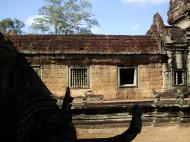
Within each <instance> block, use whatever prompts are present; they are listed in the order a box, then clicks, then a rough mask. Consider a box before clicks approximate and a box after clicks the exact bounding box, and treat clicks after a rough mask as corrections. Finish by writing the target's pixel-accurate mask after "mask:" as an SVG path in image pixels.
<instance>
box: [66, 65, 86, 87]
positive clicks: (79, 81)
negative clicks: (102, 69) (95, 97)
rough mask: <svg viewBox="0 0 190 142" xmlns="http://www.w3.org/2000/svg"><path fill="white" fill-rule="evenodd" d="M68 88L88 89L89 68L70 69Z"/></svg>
mask: <svg viewBox="0 0 190 142" xmlns="http://www.w3.org/2000/svg"><path fill="white" fill-rule="evenodd" d="M69 86H70V87H71V88H89V68H88V67H70V68H69Z"/></svg>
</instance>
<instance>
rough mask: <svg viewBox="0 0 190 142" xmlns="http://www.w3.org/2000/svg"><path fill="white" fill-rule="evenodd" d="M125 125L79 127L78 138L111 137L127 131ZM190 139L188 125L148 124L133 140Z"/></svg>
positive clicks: (181, 141)
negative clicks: (153, 125) (155, 125)
mask: <svg viewBox="0 0 190 142" xmlns="http://www.w3.org/2000/svg"><path fill="white" fill-rule="evenodd" d="M125 129H126V128H124V127H122V128H121V127H120V128H119V127H113V128H100V129H99V128H98V129H97V128H90V129H84V128H77V135H78V138H95V137H97V138H98V137H99V138H101V137H111V136H114V135H118V134H120V133H122V132H123V131H125ZM189 141H190V127H187V126H181V127H179V126H177V125H168V126H159V127H152V126H146V127H143V128H142V131H141V133H140V134H139V135H137V137H136V138H135V139H134V140H133V142H189Z"/></svg>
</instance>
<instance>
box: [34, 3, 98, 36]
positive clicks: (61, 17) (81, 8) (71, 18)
mask: <svg viewBox="0 0 190 142" xmlns="http://www.w3.org/2000/svg"><path fill="white" fill-rule="evenodd" d="M91 8H92V5H91V4H90V2H88V1H87V0H46V3H45V5H44V6H42V7H41V8H40V9H39V17H38V18H35V19H34V22H33V23H32V29H33V30H34V32H37V33H43V34H47V33H48V34H75V33H80V34H90V33H91V28H92V27H94V26H99V24H98V22H97V20H96V19H95V18H94V15H93V14H92V13H91Z"/></svg>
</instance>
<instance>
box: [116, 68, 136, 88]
mask: <svg viewBox="0 0 190 142" xmlns="http://www.w3.org/2000/svg"><path fill="white" fill-rule="evenodd" d="M118 86H119V87H121V88H122V87H135V86H137V68H136V67H118Z"/></svg>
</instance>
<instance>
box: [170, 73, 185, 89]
mask: <svg viewBox="0 0 190 142" xmlns="http://www.w3.org/2000/svg"><path fill="white" fill-rule="evenodd" d="M186 76H187V75H186V71H184V70H175V71H173V84H174V86H180V85H186V78H187V77H186Z"/></svg>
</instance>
